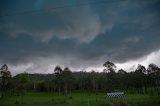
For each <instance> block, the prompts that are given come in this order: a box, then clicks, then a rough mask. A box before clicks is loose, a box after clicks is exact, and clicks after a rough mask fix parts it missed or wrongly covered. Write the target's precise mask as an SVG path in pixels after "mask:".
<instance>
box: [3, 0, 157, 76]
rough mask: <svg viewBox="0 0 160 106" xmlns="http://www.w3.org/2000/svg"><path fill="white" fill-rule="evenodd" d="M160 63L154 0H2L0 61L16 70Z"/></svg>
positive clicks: (99, 68)
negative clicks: (106, 63) (59, 66)
mask: <svg viewBox="0 0 160 106" xmlns="http://www.w3.org/2000/svg"><path fill="white" fill-rule="evenodd" d="M108 60H109V61H112V62H114V63H115V64H116V65H117V68H118V69H120V68H124V69H125V70H127V71H132V70H133V69H135V68H136V66H137V64H142V65H144V66H146V67H147V65H148V64H150V63H155V64H157V65H158V66H160V1H159V0H1V1H0V65H3V64H8V66H9V69H10V71H11V73H12V74H13V75H15V74H17V73H20V72H24V71H25V72H29V73H52V72H53V70H54V67H55V66H56V65H61V66H62V67H63V68H64V67H70V69H71V70H72V71H84V70H86V71H91V70H92V69H94V70H95V71H102V70H103V67H102V64H103V63H104V62H105V61H108Z"/></svg>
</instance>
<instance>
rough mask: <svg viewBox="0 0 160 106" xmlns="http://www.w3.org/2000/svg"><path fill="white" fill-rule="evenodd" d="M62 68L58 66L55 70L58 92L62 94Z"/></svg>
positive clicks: (55, 82)
mask: <svg viewBox="0 0 160 106" xmlns="http://www.w3.org/2000/svg"><path fill="white" fill-rule="evenodd" d="M62 71H63V70H62V68H61V67H60V66H56V67H55V69H54V74H55V79H54V80H53V82H54V84H55V85H56V88H57V89H58V92H59V94H60V92H61V88H62Z"/></svg>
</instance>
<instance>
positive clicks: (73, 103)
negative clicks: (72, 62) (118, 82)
mask: <svg viewBox="0 0 160 106" xmlns="http://www.w3.org/2000/svg"><path fill="white" fill-rule="evenodd" d="M105 95H106V94H105V93H85V92H80V93H76V92H75V93H72V94H71V95H67V96H65V95H63V94H60V95H59V94H58V93H49V92H29V93H26V94H25V95H24V96H23V97H22V96H11V97H7V98H5V99H3V100H0V106H105V104H106V103H111V102H115V101H117V99H106V97H105ZM118 101H119V100H118ZM121 101H124V102H126V103H127V104H129V105H130V106H160V97H158V96H150V95H140V94H128V95H126V96H125V97H124V98H123V99H122V100H121Z"/></svg>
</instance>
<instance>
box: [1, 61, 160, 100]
mask: <svg viewBox="0 0 160 106" xmlns="http://www.w3.org/2000/svg"><path fill="white" fill-rule="evenodd" d="M103 66H104V70H103V72H96V71H94V70H92V71H91V72H84V71H80V72H72V71H71V70H70V69H69V68H68V67H66V68H64V69H62V68H61V66H59V65H57V66H56V67H55V68H54V69H53V74H29V73H21V74H18V75H16V76H14V77H12V76H11V73H10V71H9V69H8V66H7V65H6V64H5V65H3V66H2V67H1V68H0V72H1V77H0V88H1V98H3V97H4V96H7V95H15V94H16V95H23V94H24V93H25V92H26V91H36V92H46V91H47V92H58V93H63V94H69V93H71V92H72V91H89V92H114V91H124V92H128V93H142V94H151V95H153V94H157V95H160V68H159V67H158V66H157V65H155V64H149V65H148V67H147V68H146V67H144V66H143V65H140V64H139V65H138V66H137V68H136V70H135V71H133V72H126V71H125V70H123V69H120V70H118V71H116V65H115V64H114V63H113V62H110V61H106V62H105V63H104V64H103Z"/></svg>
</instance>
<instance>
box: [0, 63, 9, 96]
mask: <svg viewBox="0 0 160 106" xmlns="http://www.w3.org/2000/svg"><path fill="white" fill-rule="evenodd" d="M0 75H1V98H4V95H5V93H6V86H7V84H8V82H9V79H11V73H10V71H9V70H8V66H7V65H6V64H4V65H3V66H2V67H1V68H0Z"/></svg>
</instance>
